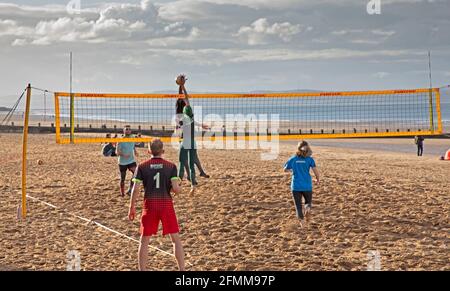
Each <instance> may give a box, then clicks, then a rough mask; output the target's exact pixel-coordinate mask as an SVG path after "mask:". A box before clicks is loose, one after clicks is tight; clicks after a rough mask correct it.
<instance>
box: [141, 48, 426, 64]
mask: <svg viewBox="0 0 450 291" xmlns="http://www.w3.org/2000/svg"><path fill="white" fill-rule="evenodd" d="M147 53H149V54H150V55H153V56H160V57H162V56H168V57H170V58H175V59H177V60H180V61H181V62H185V63H189V64H196V65H205V64H208V65H217V66H220V65H223V64H226V63H247V62H259V61H264V62H267V61H298V60H337V59H361V58H375V57H388V58H389V57H392V58H395V57H408V56H409V57H411V56H422V55H425V54H426V53H425V52H420V51H413V50H373V51H357V50H346V49H324V50H294V49H271V50H265V49H228V50H222V49H199V50H192V49H185V50H181V49H149V50H147Z"/></svg>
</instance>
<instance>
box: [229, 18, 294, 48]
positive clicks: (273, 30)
mask: <svg viewBox="0 0 450 291" xmlns="http://www.w3.org/2000/svg"><path fill="white" fill-rule="evenodd" d="M301 31H302V29H301V26H300V25H299V24H295V25H293V24H291V23H289V22H283V23H274V24H272V25H271V24H270V23H269V21H267V19H266V18H260V19H258V20H256V21H255V22H253V23H252V24H251V25H250V26H243V27H241V28H240V29H239V31H238V33H237V34H236V36H238V37H241V38H244V39H246V41H247V42H248V44H249V45H257V44H264V43H266V39H267V38H268V37H271V36H276V37H278V38H280V39H281V40H283V41H284V42H290V41H291V40H292V38H293V37H294V36H295V35H297V34H299V33H300V32H301Z"/></svg>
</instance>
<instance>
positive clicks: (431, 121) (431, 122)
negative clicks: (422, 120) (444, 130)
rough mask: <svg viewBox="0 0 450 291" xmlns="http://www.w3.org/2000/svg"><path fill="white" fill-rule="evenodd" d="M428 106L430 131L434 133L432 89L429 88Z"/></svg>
mask: <svg viewBox="0 0 450 291" xmlns="http://www.w3.org/2000/svg"><path fill="white" fill-rule="evenodd" d="M429 92H430V93H429V95H430V96H429V99H430V100H429V107H430V131H431V133H434V113H433V89H432V88H430V91H429Z"/></svg>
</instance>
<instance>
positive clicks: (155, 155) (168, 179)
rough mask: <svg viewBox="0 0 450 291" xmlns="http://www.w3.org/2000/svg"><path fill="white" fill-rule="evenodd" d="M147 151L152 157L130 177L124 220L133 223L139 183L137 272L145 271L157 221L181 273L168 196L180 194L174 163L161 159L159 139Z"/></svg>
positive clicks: (174, 220) (176, 231)
mask: <svg viewBox="0 0 450 291" xmlns="http://www.w3.org/2000/svg"><path fill="white" fill-rule="evenodd" d="M149 149H150V152H151V154H152V158H151V159H149V160H147V161H145V162H142V163H140V164H139V166H138V168H137V171H136V174H135V176H134V178H133V182H134V187H133V192H132V195H131V199H130V208H129V211H128V218H129V220H130V221H133V220H134V218H135V217H136V200H137V198H138V195H139V193H140V185H141V183H142V184H143V185H144V192H145V194H144V205H143V209H142V216H141V239H140V244H139V262H138V267H139V270H140V271H145V270H146V265H147V259H148V244H149V242H150V237H151V236H152V235H156V234H157V232H158V227H159V222H160V221H161V223H162V230H163V236H165V235H167V234H168V235H170V238H171V240H172V243H173V249H174V253H175V258H176V260H177V263H178V268H179V269H180V271H184V270H185V265H184V250H183V245H182V243H181V239H180V235H179V226H178V220H177V216H176V214H175V209H174V207H173V200H172V196H171V192H172V193H174V194H179V193H180V192H181V187H180V184H179V178H178V175H177V167H176V166H175V164H173V163H171V162H169V161H167V160H164V159H163V158H162V155H163V154H164V144H163V143H162V141H161V140H159V139H156V140H153V141H152V142H151V143H149Z"/></svg>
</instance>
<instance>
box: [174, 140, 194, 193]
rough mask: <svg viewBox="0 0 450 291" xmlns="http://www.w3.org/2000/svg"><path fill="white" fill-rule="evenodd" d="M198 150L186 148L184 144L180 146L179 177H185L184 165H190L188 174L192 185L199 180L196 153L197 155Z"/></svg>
mask: <svg viewBox="0 0 450 291" xmlns="http://www.w3.org/2000/svg"><path fill="white" fill-rule="evenodd" d="M196 152H197V150H194V149H190V150H188V149H185V148H184V147H183V146H181V148H180V157H179V161H180V165H179V168H178V177H180V179H183V176H184V166H185V165H189V168H188V171H187V172H188V173H189V174H188V176H189V177H190V178H191V183H192V185H196V184H197V181H196V179H195V163H194V161H195V155H196Z"/></svg>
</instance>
